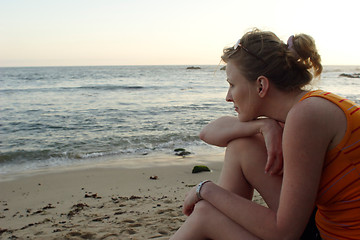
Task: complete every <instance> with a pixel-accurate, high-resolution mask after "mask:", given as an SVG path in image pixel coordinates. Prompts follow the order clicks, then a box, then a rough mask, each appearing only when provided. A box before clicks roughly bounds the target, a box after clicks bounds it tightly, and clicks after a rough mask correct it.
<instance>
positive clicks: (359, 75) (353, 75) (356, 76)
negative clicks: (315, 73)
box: [339, 73, 360, 78]
mask: <svg viewBox="0 0 360 240" xmlns="http://www.w3.org/2000/svg"><path fill="white" fill-rule="evenodd" d="M339 76H340V77H347V78H360V73H353V74H349V73H342V74H340V75H339Z"/></svg>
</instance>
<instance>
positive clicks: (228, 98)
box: [225, 91, 233, 102]
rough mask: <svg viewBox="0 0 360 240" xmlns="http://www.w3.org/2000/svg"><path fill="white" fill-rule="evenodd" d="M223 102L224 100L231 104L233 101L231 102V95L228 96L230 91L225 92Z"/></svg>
mask: <svg viewBox="0 0 360 240" xmlns="http://www.w3.org/2000/svg"><path fill="white" fill-rule="evenodd" d="M225 100H226V101H227V102H232V101H233V100H232V96H231V94H230V91H228V92H227V94H226V97H225Z"/></svg>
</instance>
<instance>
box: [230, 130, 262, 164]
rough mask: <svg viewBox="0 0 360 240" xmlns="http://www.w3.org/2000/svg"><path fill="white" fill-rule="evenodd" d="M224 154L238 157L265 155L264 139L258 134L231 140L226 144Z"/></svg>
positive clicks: (259, 156) (260, 156)
mask: <svg viewBox="0 0 360 240" xmlns="http://www.w3.org/2000/svg"><path fill="white" fill-rule="evenodd" d="M226 154H228V155H232V156H233V157H234V158H239V159H247V158H250V157H251V158H254V157H256V158H265V159H266V157H267V153H266V147H265V143H264V140H263V138H262V136H258V135H256V136H253V137H246V138H238V139H234V140H232V141H231V142H229V144H228V146H227V149H226Z"/></svg>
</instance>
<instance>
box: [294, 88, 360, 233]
mask: <svg viewBox="0 0 360 240" xmlns="http://www.w3.org/2000/svg"><path fill="white" fill-rule="evenodd" d="M309 97H321V98H325V99H327V100H329V101H331V102H332V103H334V104H336V105H337V106H338V107H340V108H341V109H342V110H343V111H344V113H345V115H346V118H347V130H346V133H345V136H344V138H343V139H342V140H341V142H340V143H339V144H338V145H337V146H336V147H335V148H334V149H332V150H330V151H328V152H327V154H326V158H325V161H324V166H323V172H322V176H321V180H320V186H319V191H318V196H317V199H316V205H317V207H318V211H317V214H316V218H315V219H316V225H317V227H318V229H319V231H320V234H321V237H322V238H323V239H331V240H334V239H347V240H351V239H360V111H359V110H360V106H358V105H356V104H355V103H353V102H352V101H349V100H347V99H344V98H341V97H339V96H337V95H335V94H332V93H329V92H324V91H322V90H317V91H311V92H309V93H307V94H306V95H305V96H304V97H303V98H302V99H301V100H300V101H302V100H304V99H306V98H309Z"/></svg>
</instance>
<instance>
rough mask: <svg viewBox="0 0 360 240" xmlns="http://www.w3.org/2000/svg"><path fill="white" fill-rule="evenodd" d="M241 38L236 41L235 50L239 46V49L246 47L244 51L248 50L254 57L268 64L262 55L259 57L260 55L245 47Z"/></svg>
mask: <svg viewBox="0 0 360 240" xmlns="http://www.w3.org/2000/svg"><path fill="white" fill-rule="evenodd" d="M240 40H241V39H239V40H238V41H237V42H236V44H235V45H234V50H236V49H238V48H239V49H244V51H245V52H247V53H248V54H250V55H251V56H253V57H255V58H257V59H258V60H260V61H262V62H263V63H265V64H267V62H266V61H265V60H264V59H262V58H261V57H259V56H258V55H256V54H255V53H252V52H251V51H249V49H247V48H246V47H244V46H243V45H241V43H240ZM234 53H235V52H234Z"/></svg>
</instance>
